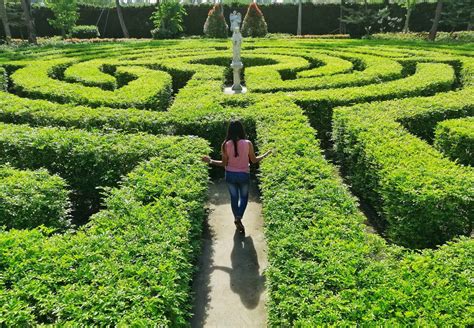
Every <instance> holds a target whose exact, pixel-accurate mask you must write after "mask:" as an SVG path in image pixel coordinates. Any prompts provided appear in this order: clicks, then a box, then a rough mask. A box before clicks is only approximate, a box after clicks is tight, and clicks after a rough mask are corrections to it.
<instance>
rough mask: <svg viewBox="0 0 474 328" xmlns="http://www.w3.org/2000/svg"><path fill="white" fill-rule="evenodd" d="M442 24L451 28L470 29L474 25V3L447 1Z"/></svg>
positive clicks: (470, 0)
mask: <svg viewBox="0 0 474 328" xmlns="http://www.w3.org/2000/svg"><path fill="white" fill-rule="evenodd" d="M441 22H442V23H444V24H446V25H448V26H449V27H450V28H451V32H452V31H454V30H455V29H456V28H459V27H461V28H462V29H469V26H472V24H474V1H472V0H455V1H446V2H445V3H444V7H443V11H442V13H441Z"/></svg>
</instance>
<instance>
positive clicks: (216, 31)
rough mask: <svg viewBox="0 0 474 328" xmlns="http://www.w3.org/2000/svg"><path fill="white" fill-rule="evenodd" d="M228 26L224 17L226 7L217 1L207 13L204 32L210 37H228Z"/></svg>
mask: <svg viewBox="0 0 474 328" xmlns="http://www.w3.org/2000/svg"><path fill="white" fill-rule="evenodd" d="M228 28H229V27H228V25H227V23H226V21H225V18H224V9H223V8H222V5H221V4H220V3H216V4H215V5H214V7H212V8H211V10H209V14H208V15H207V19H206V22H205V23H204V34H205V35H206V36H207V37H209V38H226V37H227V30H228Z"/></svg>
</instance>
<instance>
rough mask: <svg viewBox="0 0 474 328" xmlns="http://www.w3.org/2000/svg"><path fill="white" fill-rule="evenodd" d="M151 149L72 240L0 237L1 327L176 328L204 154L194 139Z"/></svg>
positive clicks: (195, 239) (186, 293)
mask: <svg viewBox="0 0 474 328" xmlns="http://www.w3.org/2000/svg"><path fill="white" fill-rule="evenodd" d="M156 144H160V145H161V146H158V147H159V148H161V149H162V152H161V153H160V155H159V157H155V158H152V159H150V161H146V162H143V163H142V164H140V165H139V166H138V167H137V168H136V169H135V170H133V171H132V172H131V173H130V175H129V176H128V177H127V178H126V179H124V180H123V182H122V184H121V188H120V189H119V188H115V189H112V190H110V191H109V195H108V197H107V200H106V209H104V210H103V211H101V212H100V213H98V214H97V215H95V216H94V217H93V218H92V219H91V221H90V223H89V224H88V226H86V227H82V228H80V229H79V230H78V231H77V232H76V233H66V234H64V235H56V236H49V234H50V232H49V230H45V229H43V230H39V229H34V230H31V231H17V230H12V231H9V232H2V231H0V253H2V254H9V256H8V261H4V259H5V257H2V259H1V260H0V264H1V268H2V269H1V272H2V282H7V284H8V288H0V313H1V318H2V319H1V322H2V323H3V324H5V325H7V326H29V325H36V324H37V323H40V322H43V323H44V322H46V321H47V322H48V323H50V324H56V325H62V324H66V325H67V324H78V325H91V326H97V325H110V326H115V325H124V326H134V325H138V326H143V325H145V326H154V325H159V326H167V327H169V326H173V327H181V326H186V324H187V322H188V321H189V318H190V316H191V299H190V298H191V296H190V295H191V290H190V286H191V279H192V277H193V274H194V273H195V267H194V265H193V263H194V261H195V260H196V256H197V254H198V251H199V236H200V235H201V229H202V223H203V219H204V217H205V211H204V202H205V199H206V187H207V179H206V176H207V167H206V166H205V164H204V163H202V162H201V160H200V157H201V156H202V154H205V153H207V152H208V148H207V146H206V144H205V142H203V141H202V140H200V139H196V138H173V137H164V138H162V139H158V141H157V142H156ZM183 167H185V168H186V169H185V170H183ZM142 186H145V187H144V188H143V187H142ZM37 277H41V279H38V278H37ZM25 295H27V297H25Z"/></svg>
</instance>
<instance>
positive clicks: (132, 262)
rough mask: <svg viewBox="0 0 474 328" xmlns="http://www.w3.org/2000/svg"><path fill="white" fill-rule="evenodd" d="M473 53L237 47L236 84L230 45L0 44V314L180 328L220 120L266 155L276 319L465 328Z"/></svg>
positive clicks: (22, 320) (9, 319) (361, 46)
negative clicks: (239, 73) (232, 92)
mask: <svg viewBox="0 0 474 328" xmlns="http://www.w3.org/2000/svg"><path fill="white" fill-rule="evenodd" d="M472 50H473V49H472V46H452V45H450V46H449V48H448V47H443V46H440V45H438V46H433V45H431V46H427V45H424V46H423V45H420V44H417V43H396V44H395V43H391V44H388V45H387V44H382V43H380V42H367V41H365V42H363V41H351V40H344V41H334V40H326V41H322V40H317V41H316V40H312V41H302V40H260V41H257V40H246V42H245V48H244V49H243V52H242V53H243V62H244V64H245V65H246V66H245V72H244V80H245V83H246V86H247V87H248V90H249V92H248V94H246V95H239V96H228V95H224V94H223V92H222V86H223V84H224V83H226V82H228V79H229V76H230V71H229V68H228V65H229V62H230V42H226V41H205V40H186V41H174V42H171V41H162V42H151V43H150V42H135V43H132V42H130V43H107V44H106V43H104V44H95V45H92V44H81V45H69V46H64V47H61V48H48V47H44V48H38V49H24V50H15V51H13V50H12V51H11V52H5V53H2V54H1V55H0V66H1V67H0V73H1V74H0V84H1V85H2V88H1V89H2V90H1V91H0V121H1V123H0V132H1V133H0V196H1V199H0V224H1V225H3V226H4V227H3V229H2V230H1V231H0V252H1V256H0V325H6V326H18V325H26V326H29V325H36V324H58V325H77V324H81V325H119V324H124V325H136V326H153V325H163V326H187V325H189V323H188V322H189V321H188V320H189V318H190V316H191V315H192V313H191V304H192V295H191V288H190V286H191V281H192V277H193V273H194V272H195V270H196V268H195V263H196V262H195V259H196V256H197V255H198V254H199V251H200V241H199V240H200V235H201V232H202V223H203V220H204V218H205V217H206V211H205V205H206V193H207V182H208V170H207V168H206V165H205V164H204V163H202V162H201V161H200V158H201V157H202V156H203V155H204V154H207V153H209V152H213V153H214V154H218V150H219V146H220V143H221V141H222V138H223V136H224V133H225V129H226V123H227V121H228V120H229V119H230V118H232V117H239V118H241V119H242V120H243V121H244V124H245V125H246V127H247V130H248V133H249V135H250V137H251V138H253V139H255V140H256V144H257V147H258V149H259V151H266V150H268V149H274V150H275V153H274V154H273V155H272V156H270V157H269V158H268V159H267V160H266V161H264V162H262V164H261V165H260V168H259V171H258V178H259V187H260V189H261V194H262V202H263V208H264V221H265V235H266V238H267V242H268V249H269V254H268V257H269V263H270V265H269V268H268V269H267V271H266V277H267V286H268V294H269V300H268V304H267V309H268V313H269V319H268V324H269V326H295V325H296V326H316V325H328V324H329V325H331V324H333V325H338V326H347V325H355V324H362V325H373V324H375V323H377V324H382V325H390V326H391V325H394V326H400V325H401V326H404V325H421V326H472V325H474V319H473V318H474V308H473V306H472V304H473V301H474V286H473V284H474V275H473V271H472V270H473V268H474V242H473V240H472V238H470V236H471V233H472V228H473V227H472V226H473V219H474V171H473V168H472V158H473V140H474V137H473V134H472V131H473V128H472V127H473V121H472V116H473V112H474V57H473V56H472V54H473V52H472ZM469 117H471V118H469ZM354 195H355V196H357V198H356V197H355V196H354ZM359 203H360V204H359ZM367 220H368V221H370V222H371V223H372V224H373V225H374V226H375V227H377V230H378V232H379V233H378V234H373V233H369V232H368V229H367V226H366V224H364V222H365V221H367Z"/></svg>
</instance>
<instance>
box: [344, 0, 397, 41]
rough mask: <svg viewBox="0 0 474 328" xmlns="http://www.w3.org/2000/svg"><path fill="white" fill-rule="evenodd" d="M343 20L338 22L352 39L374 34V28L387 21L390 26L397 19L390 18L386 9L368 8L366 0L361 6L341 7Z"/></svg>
mask: <svg viewBox="0 0 474 328" xmlns="http://www.w3.org/2000/svg"><path fill="white" fill-rule="evenodd" d="M343 12H344V15H343V18H340V20H341V21H342V22H343V23H346V24H347V25H348V26H347V29H348V31H349V34H350V35H351V36H352V37H362V36H363V35H364V34H365V35H366V36H369V35H370V34H372V33H373V32H374V30H375V29H374V26H375V25H377V24H379V25H381V26H383V22H384V21H388V23H389V24H388V25H389V26H391V25H393V24H395V23H396V22H397V20H398V19H397V18H391V17H390V10H389V8H388V7H384V8H382V9H375V8H373V7H370V6H369V3H368V1H367V0H364V3H363V4H356V5H355V6H354V7H347V6H345V7H343Z"/></svg>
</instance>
